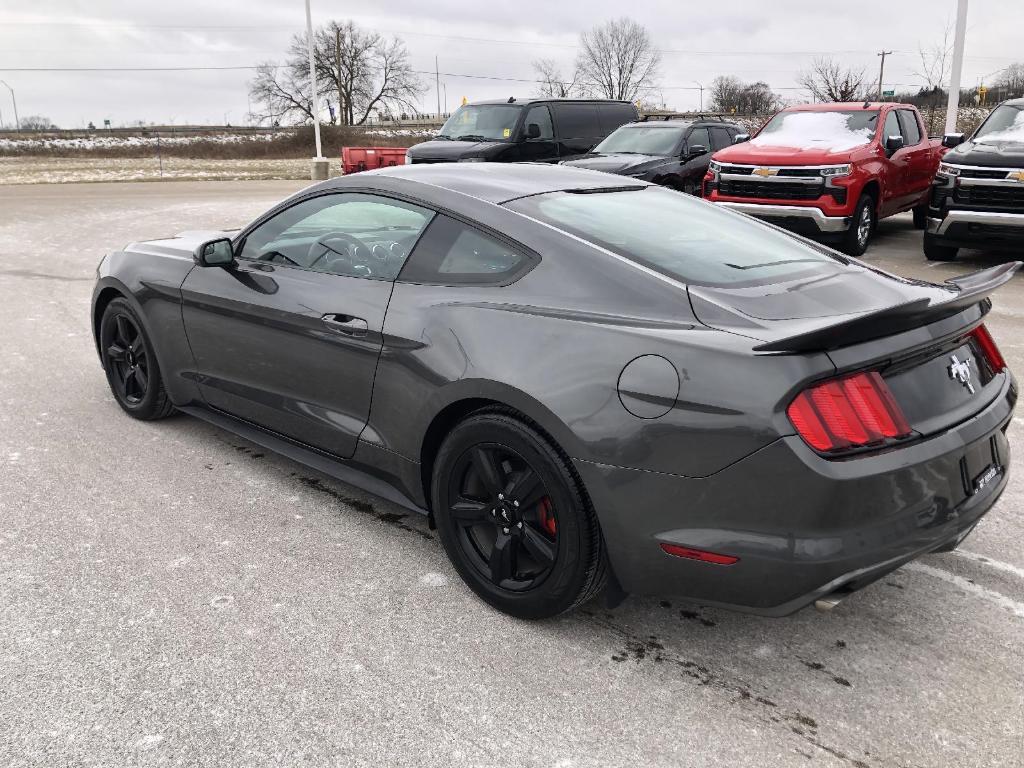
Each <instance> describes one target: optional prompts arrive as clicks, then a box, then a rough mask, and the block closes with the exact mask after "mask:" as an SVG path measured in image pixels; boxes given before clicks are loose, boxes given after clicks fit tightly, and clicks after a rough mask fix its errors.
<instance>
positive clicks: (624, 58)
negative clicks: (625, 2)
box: [576, 18, 661, 101]
mask: <svg viewBox="0 0 1024 768" xmlns="http://www.w3.org/2000/svg"><path fill="white" fill-rule="evenodd" d="M660 65H661V54H660V53H659V52H658V51H657V49H656V48H655V47H654V43H653V42H652V41H651V36H650V35H649V34H648V32H647V30H646V29H644V28H643V27H642V26H640V25H639V24H637V23H636V22H635V21H633V20H632V19H628V18H621V19H616V20H614V21H607V22H605V23H604V24H599V25H598V26H596V27H594V28H593V29H591V30H590V31H589V32H584V33H583V34H581V35H580V52H579V56H578V58H577V60H576V69H577V70H578V72H579V79H580V82H581V83H582V84H583V87H584V88H586V89H587V90H588V91H590V92H592V93H594V94H596V95H599V96H603V97H605V98H609V99H627V100H629V101H633V100H635V99H636V98H637V97H638V96H640V95H641V93H643V92H645V91H648V90H650V89H651V88H652V87H653V86H654V83H655V80H656V79H657V76H658V68H659V66H660Z"/></svg>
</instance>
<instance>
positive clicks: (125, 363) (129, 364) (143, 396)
mask: <svg viewBox="0 0 1024 768" xmlns="http://www.w3.org/2000/svg"><path fill="white" fill-rule="evenodd" d="M99 338H100V354H101V355H102V358H103V370H104V371H105V372H106V374H107V383H108V384H109V385H110V391H111V392H112V393H113V394H114V399H115V400H117V404H118V405H120V406H121V408H122V409H123V410H124V412H125V413H127V414H128V415H129V416H131V417H132V418H133V419H142V420H143V421H153V420H155V419H163V418H165V417H167V416H169V415H170V414H171V413H172V412H173V411H174V406H173V405H172V404H171V401H170V398H168V396H167V390H166V389H165V388H164V382H163V378H162V377H161V375H160V365H159V364H158V363H157V360H156V355H155V354H154V353H153V345H152V343H151V342H150V340H149V337H148V336H147V335H146V329H145V328H144V327H143V325H142V321H141V319H140V318H139V316H138V314H137V313H136V312H135V309H134V308H133V307H132V305H131V304H129V303H128V301H127V300H125V299H121V298H119V299H114V300H113V301H111V302H110V303H109V304H108V305H107V307H106V309H104V310H103V317H102V318H101V319H100V333H99Z"/></svg>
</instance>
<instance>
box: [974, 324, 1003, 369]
mask: <svg viewBox="0 0 1024 768" xmlns="http://www.w3.org/2000/svg"><path fill="white" fill-rule="evenodd" d="M970 336H971V338H972V339H974V341H975V343H976V344H977V345H978V347H979V348H980V349H981V353H982V354H983V355H984V356H985V359H986V360H987V361H988V365H989V367H990V368H991V369H992V373H999V372H1000V371H1002V370H1004V369H1005V368H1006V361H1005V360H1003V354H1002V353H1001V352H1000V351H999V347H997V346H996V341H995V339H993V338H992V334H991V333H989V332H988V328H986V327H985V326H984V325H979V326H978V327H977V328H975V329H974V330H973V331H971V333H970Z"/></svg>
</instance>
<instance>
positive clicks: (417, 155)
mask: <svg viewBox="0 0 1024 768" xmlns="http://www.w3.org/2000/svg"><path fill="white" fill-rule="evenodd" d="M506 143H507V142H502V141H448V140H445V139H438V140H433V141H424V142H423V143H421V144H416V145H415V146H412V147H409V156H410V157H412V158H414V159H416V160H451V161H455V160H459V159H461V158H463V157H478V156H480V155H486V154H487V153H488V152H490V151H493V150H494V149H496V148H498V147H502V146H505V144H506Z"/></svg>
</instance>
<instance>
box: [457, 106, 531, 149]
mask: <svg viewBox="0 0 1024 768" xmlns="http://www.w3.org/2000/svg"><path fill="white" fill-rule="evenodd" d="M522 112H523V108H522V107H520V106H517V105H514V104H466V105H465V106H462V107H459V108H458V109H457V110H455V112H454V113H453V114H452V116H451V117H449V118H448V119H447V120H445V123H444V125H443V126H441V133H440V134H439V135H440V136H446V137H448V138H451V139H465V138H470V137H476V138H477V139H478V140H479V141H485V140H486V141H504V140H507V139H509V138H511V137H512V132H513V131H514V130H515V127H516V122H517V121H518V120H519V116H520V115H521V114H522Z"/></svg>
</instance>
